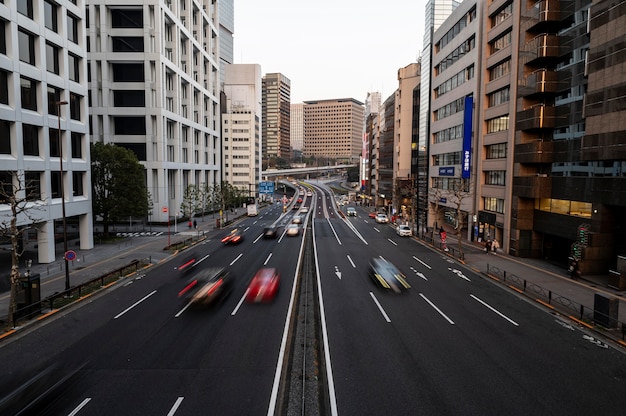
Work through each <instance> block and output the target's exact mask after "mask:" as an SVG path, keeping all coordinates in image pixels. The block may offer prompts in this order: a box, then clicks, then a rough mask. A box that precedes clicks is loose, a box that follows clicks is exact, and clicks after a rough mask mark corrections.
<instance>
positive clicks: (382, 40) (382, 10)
mask: <svg viewBox="0 0 626 416" xmlns="http://www.w3.org/2000/svg"><path fill="white" fill-rule="evenodd" d="M425 4H426V1H425V0H383V1H381V0H235V36H234V43H235V51H234V60H235V63H236V64H259V65H261V72H262V73H263V74H267V73H271V72H280V73H281V74H283V75H285V76H286V77H287V78H289V80H290V81H291V102H292V103H300V102H303V101H309V100H318V99H332V98H354V99H356V100H358V101H361V102H363V101H364V100H365V98H366V96H367V93H368V92H370V91H378V92H381V93H382V101H384V100H385V99H386V98H387V97H388V96H389V95H390V94H392V93H393V91H395V90H396V88H397V87H398V81H397V72H398V69H399V68H402V67H405V66H407V65H408V64H410V63H413V62H417V59H418V57H419V55H420V53H421V50H422V42H423V32H424V29H423V28H424V12H425Z"/></svg>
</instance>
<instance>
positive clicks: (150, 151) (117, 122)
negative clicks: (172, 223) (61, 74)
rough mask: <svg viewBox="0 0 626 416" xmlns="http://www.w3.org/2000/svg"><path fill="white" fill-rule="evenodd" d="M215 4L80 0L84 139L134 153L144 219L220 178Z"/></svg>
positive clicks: (174, 211)
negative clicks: (147, 210) (87, 132)
mask: <svg viewBox="0 0 626 416" xmlns="http://www.w3.org/2000/svg"><path fill="white" fill-rule="evenodd" d="M218 4H219V2H218V1H217V0H204V1H200V0H191V1H171V0H166V1H159V0H142V1H133V0H130V1H127V2H124V3H114V4H113V3H111V2H110V1H107V0H89V1H88V5H87V10H88V13H89V26H88V28H87V31H88V33H87V40H88V43H89V53H88V57H89V75H90V82H89V91H90V101H91V119H90V124H91V131H92V140H93V141H94V142H104V143H115V144H116V145H119V146H123V147H125V148H128V149H130V150H132V151H133V152H135V154H136V155H137V158H138V159H139V161H140V162H141V163H142V164H143V165H144V166H145V167H146V183H147V188H148V192H150V195H151V197H152V201H153V204H154V211H153V213H152V214H153V215H152V218H151V219H152V220H153V221H163V222H165V221H167V220H168V216H173V215H179V213H180V205H181V202H182V198H183V195H184V193H185V189H186V188H187V187H188V186H189V185H196V186H199V187H201V186H202V185H203V184H208V185H213V184H215V183H218V182H219V181H220V172H219V169H220V161H221V154H220V149H221V143H220V124H221V123H220V110H219V99H220V70H219V66H220V57H219V36H218V32H219V27H218V20H219V19H218V16H219V10H218ZM166 209H167V210H166Z"/></svg>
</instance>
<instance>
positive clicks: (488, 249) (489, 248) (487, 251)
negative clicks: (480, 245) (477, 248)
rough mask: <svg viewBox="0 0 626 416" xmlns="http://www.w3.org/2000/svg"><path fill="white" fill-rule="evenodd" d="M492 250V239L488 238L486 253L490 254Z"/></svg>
mask: <svg viewBox="0 0 626 416" xmlns="http://www.w3.org/2000/svg"><path fill="white" fill-rule="evenodd" d="M490 251H491V240H487V241H486V242H485V254H489V252H490Z"/></svg>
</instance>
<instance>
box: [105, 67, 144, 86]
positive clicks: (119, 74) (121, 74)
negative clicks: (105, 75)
mask: <svg viewBox="0 0 626 416" xmlns="http://www.w3.org/2000/svg"><path fill="white" fill-rule="evenodd" d="M112 66H113V81H114V82H144V80H145V77H144V72H143V63H142V62H139V63H114V64H112Z"/></svg>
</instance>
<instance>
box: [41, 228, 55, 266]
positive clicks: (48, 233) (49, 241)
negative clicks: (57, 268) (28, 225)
mask: <svg viewBox="0 0 626 416" xmlns="http://www.w3.org/2000/svg"><path fill="white" fill-rule="evenodd" d="M37 247H38V257H39V258H38V261H39V263H52V262H53V261H54V260H55V257H54V255H55V253H54V252H55V243H54V221H53V220H50V221H46V222H44V223H42V224H40V225H38V226H37Z"/></svg>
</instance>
